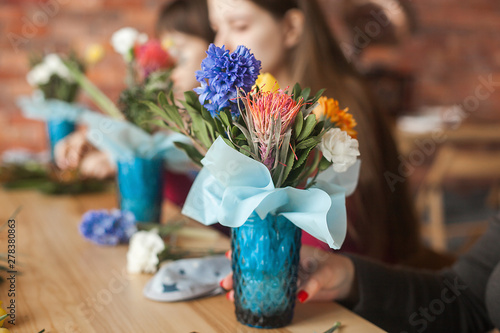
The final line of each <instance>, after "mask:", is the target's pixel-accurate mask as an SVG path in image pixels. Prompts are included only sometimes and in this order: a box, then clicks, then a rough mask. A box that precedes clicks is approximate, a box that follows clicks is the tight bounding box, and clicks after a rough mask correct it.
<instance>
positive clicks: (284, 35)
mask: <svg viewBox="0 0 500 333" xmlns="http://www.w3.org/2000/svg"><path fill="white" fill-rule="evenodd" d="M208 7H209V15H210V23H211V25H212V28H213V29H214V31H215V32H216V37H215V44H217V45H218V46H222V45H225V46H226V48H228V49H230V50H234V49H235V48H236V46H238V45H245V46H246V47H248V48H250V49H251V51H252V52H253V53H254V54H255V57H256V58H257V59H259V60H261V62H262V72H269V73H270V74H272V75H273V76H274V77H275V78H276V79H277V81H278V83H279V85H280V86H281V87H283V88H285V87H287V86H290V87H292V86H293V85H294V84H295V82H299V83H300V84H301V85H302V86H303V87H310V88H311V89H312V91H313V92H314V91H318V90H320V89H322V88H326V91H325V93H324V95H326V96H328V97H331V98H335V99H336V100H338V101H339V102H340V104H341V105H342V107H349V110H350V112H351V113H352V114H353V116H354V118H355V119H356V121H357V123H358V126H357V128H356V130H357V132H358V139H359V144H360V152H361V159H362V164H361V172H360V179H359V184H358V187H357V190H356V191H355V193H354V194H353V195H352V196H351V197H349V198H348V199H347V212H348V235H347V239H346V242H345V243H344V246H343V247H342V250H345V251H347V252H355V253H360V254H364V255H367V256H369V257H371V258H376V259H381V260H384V261H386V262H389V263H404V264H409V265H413V266H420V267H428V268H438V267H442V266H444V265H448V264H449V263H451V260H450V259H449V258H447V257H442V256H440V255H437V254H434V253H432V252H431V251H429V250H427V249H425V248H424V247H423V246H422V244H421V241H420V233H419V223H418V220H417V218H416V213H415V211H414V207H413V205H412V202H411V199H410V196H409V192H408V189H407V185H406V182H404V181H403V182H397V183H396V184H389V183H388V180H387V179H386V177H385V175H386V174H389V173H392V174H396V175H397V174H398V167H399V161H398V158H397V157H398V151H397V148H396V144H395V141H394V138H393V136H392V133H391V131H390V129H389V126H388V124H387V123H386V119H385V117H384V112H383V111H382V110H380V108H379V106H378V105H377V103H376V102H375V101H374V100H373V98H372V97H371V94H370V92H369V91H368V89H367V88H366V86H365V84H364V83H363V81H362V80H361V78H360V76H359V74H358V73H357V72H356V70H355V69H354V68H353V66H352V65H351V64H350V63H349V62H348V61H347V60H346V58H345V56H344V54H343V53H342V51H341V49H340V47H339V45H338V43H337V41H336V40H335V39H334V37H333V36H332V34H331V32H330V29H329V26H328V24H327V23H326V20H325V18H324V16H323V14H322V12H321V10H320V7H319V5H318V3H317V2H316V0H208ZM307 238H308V237H307V235H306V237H305V239H304V243H308V239H307Z"/></svg>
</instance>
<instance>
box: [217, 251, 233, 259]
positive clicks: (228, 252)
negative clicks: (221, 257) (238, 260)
mask: <svg viewBox="0 0 500 333" xmlns="http://www.w3.org/2000/svg"><path fill="white" fill-rule="evenodd" d="M219 253H220V252H219ZM225 256H226V258H227V259H231V250H228V251H227V252H226V254H225Z"/></svg>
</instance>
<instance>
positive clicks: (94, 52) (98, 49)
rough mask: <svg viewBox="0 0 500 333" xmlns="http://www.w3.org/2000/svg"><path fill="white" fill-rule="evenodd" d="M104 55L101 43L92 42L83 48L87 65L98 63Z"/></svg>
mask: <svg viewBox="0 0 500 333" xmlns="http://www.w3.org/2000/svg"><path fill="white" fill-rule="evenodd" d="M103 57H104V48H103V47H102V45H101V44H92V45H90V46H88V47H87V49H86V50H85V62H86V63H87V64H89V65H93V64H96V63H98V62H99V61H100V60H101V59H102V58H103Z"/></svg>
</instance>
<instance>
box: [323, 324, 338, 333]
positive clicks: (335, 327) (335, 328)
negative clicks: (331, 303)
mask: <svg viewBox="0 0 500 333" xmlns="http://www.w3.org/2000/svg"><path fill="white" fill-rule="evenodd" d="M340 325H342V324H341V323H340V321H336V322H335V324H333V326H332V327H330V329H328V330H326V331H325V332H324V333H333V332H334V331H336V330H337V328H339V327H340Z"/></svg>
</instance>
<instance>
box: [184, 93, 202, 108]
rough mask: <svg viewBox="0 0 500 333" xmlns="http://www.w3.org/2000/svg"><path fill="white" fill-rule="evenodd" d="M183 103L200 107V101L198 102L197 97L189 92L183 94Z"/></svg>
mask: <svg viewBox="0 0 500 333" xmlns="http://www.w3.org/2000/svg"><path fill="white" fill-rule="evenodd" d="M184 101H186V103H187V104H189V105H192V106H195V107H196V106H197V104H198V105H201V103H200V101H199V100H198V95H197V94H196V93H195V92H194V91H191V90H190V91H186V92H184Z"/></svg>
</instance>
